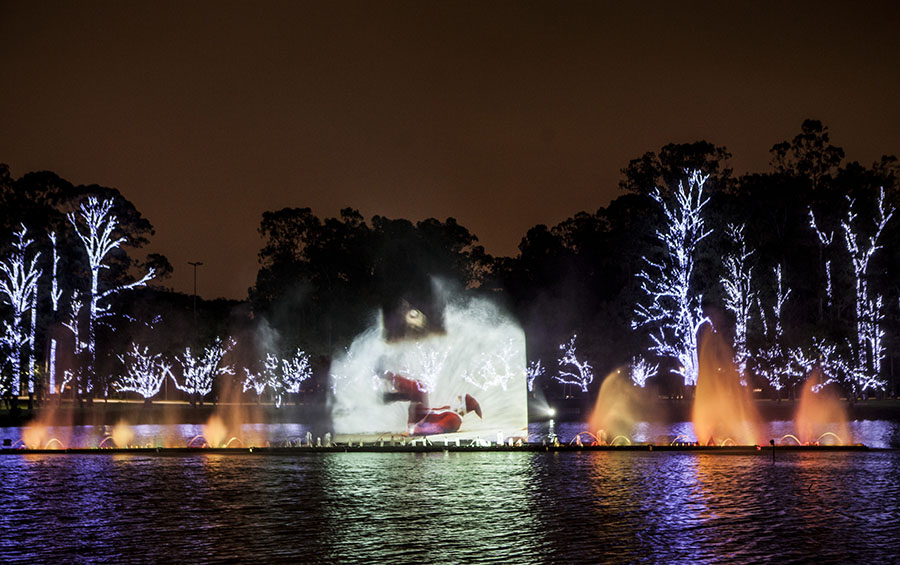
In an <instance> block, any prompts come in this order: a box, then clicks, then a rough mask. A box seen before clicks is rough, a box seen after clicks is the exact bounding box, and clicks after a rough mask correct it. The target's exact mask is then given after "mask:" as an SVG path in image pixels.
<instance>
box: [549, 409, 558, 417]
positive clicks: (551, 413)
mask: <svg viewBox="0 0 900 565" xmlns="http://www.w3.org/2000/svg"><path fill="white" fill-rule="evenodd" d="M547 415H548V416H550V417H551V418H552V417H553V416H556V408H548V409H547Z"/></svg>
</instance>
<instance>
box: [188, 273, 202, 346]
mask: <svg viewBox="0 0 900 565" xmlns="http://www.w3.org/2000/svg"><path fill="white" fill-rule="evenodd" d="M202 264H203V263H202V262H201V261H188V265H190V266H192V267H194V331H195V332H196V331H197V267H199V266H200V265H202Z"/></svg>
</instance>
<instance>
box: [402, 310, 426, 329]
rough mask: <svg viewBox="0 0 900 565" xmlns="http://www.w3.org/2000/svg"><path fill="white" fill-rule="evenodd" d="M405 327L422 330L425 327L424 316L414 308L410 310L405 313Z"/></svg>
mask: <svg viewBox="0 0 900 565" xmlns="http://www.w3.org/2000/svg"><path fill="white" fill-rule="evenodd" d="M406 325H408V326H409V327H411V328H416V329H422V328H424V327H425V314H422V312H420V311H419V310H416V309H415V308H410V310H409V312H407V313H406Z"/></svg>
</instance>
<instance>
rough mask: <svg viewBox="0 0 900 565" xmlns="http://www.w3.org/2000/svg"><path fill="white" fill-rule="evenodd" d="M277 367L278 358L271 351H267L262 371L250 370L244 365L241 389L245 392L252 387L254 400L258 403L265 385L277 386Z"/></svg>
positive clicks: (274, 387)
mask: <svg viewBox="0 0 900 565" xmlns="http://www.w3.org/2000/svg"><path fill="white" fill-rule="evenodd" d="M277 369H278V358H277V357H276V356H274V355H272V354H271V353H267V354H266V361H265V363H263V369H262V371H251V370H250V369H249V368H247V367H244V382H243V385H242V388H241V390H242V391H243V392H247V391H248V390H251V389H253V391H254V392H255V393H256V402H257V403H259V401H260V400H262V394H263V393H264V392H265V391H266V387H272V388H273V389H277V388H278V386H279V383H278V375H277V373H276V370H277Z"/></svg>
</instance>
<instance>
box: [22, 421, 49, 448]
mask: <svg viewBox="0 0 900 565" xmlns="http://www.w3.org/2000/svg"><path fill="white" fill-rule="evenodd" d="M48 440H49V438H48V437H47V427H46V426H44V425H42V424H30V425H29V426H27V427H26V428H25V430H24V431H23V432H22V443H24V444H25V446H26V447H27V448H28V449H41V448H42V447H43V446H44V445H45V444H46V443H47V442H48Z"/></svg>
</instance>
